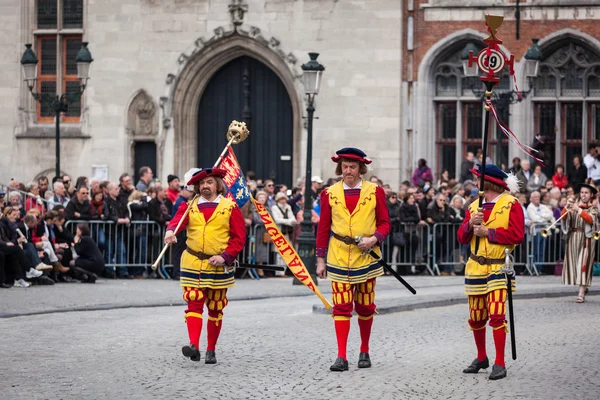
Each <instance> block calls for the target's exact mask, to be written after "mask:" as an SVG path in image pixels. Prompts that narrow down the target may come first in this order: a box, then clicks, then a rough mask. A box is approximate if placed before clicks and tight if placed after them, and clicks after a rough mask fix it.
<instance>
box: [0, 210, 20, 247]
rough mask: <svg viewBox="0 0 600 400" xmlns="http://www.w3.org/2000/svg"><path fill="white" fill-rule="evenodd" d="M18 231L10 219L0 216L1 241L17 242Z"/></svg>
mask: <svg viewBox="0 0 600 400" xmlns="http://www.w3.org/2000/svg"><path fill="white" fill-rule="evenodd" d="M16 235H17V233H16V231H14V230H13V228H12V227H11V226H10V221H9V220H8V218H6V217H2V218H0V242H4V243H8V242H11V243H14V244H15V245H16V244H17V238H16Z"/></svg>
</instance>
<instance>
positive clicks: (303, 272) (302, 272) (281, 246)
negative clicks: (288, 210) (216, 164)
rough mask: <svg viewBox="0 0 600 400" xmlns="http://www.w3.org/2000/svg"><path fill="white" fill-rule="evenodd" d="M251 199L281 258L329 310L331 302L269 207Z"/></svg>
mask: <svg viewBox="0 0 600 400" xmlns="http://www.w3.org/2000/svg"><path fill="white" fill-rule="evenodd" d="M251 199H252V203H253V204H254V207H256V212H258V215H260V218H261V220H262V222H263V224H265V229H266V230H267V232H268V233H269V236H270V237H271V241H272V242H273V245H274V246H275V248H277V251H278V252H279V254H281V258H283V261H285V263H286V264H287V266H288V268H289V269H290V271H292V273H293V274H294V276H295V277H296V278H298V280H299V281H300V282H302V283H303V284H305V285H306V286H307V287H308V288H309V289H310V290H312V291H313V292H314V293H315V294H316V295H317V297H318V298H319V299H321V301H322V302H323V305H324V306H325V308H327V309H328V310H329V309H331V307H332V306H331V304H330V303H329V302H328V301H327V299H326V298H325V297H324V296H323V294H322V293H321V291H320V290H319V288H318V287H317V285H315V282H314V281H313V280H312V278H311V277H310V274H309V273H308V270H307V269H306V266H305V265H304V263H303V262H302V259H301V258H300V256H299V255H298V253H297V252H296V249H294V246H292V244H291V243H290V242H289V241H288V240H287V239H286V238H285V236H283V234H282V233H281V231H280V230H279V228H278V227H277V224H276V223H275V222H274V221H273V219H272V218H271V215H270V214H269V211H267V209H266V208H265V207H264V206H263V205H262V204H260V203H259V202H258V201H256V200H255V199H254V197H251ZM257 268H260V266H257Z"/></svg>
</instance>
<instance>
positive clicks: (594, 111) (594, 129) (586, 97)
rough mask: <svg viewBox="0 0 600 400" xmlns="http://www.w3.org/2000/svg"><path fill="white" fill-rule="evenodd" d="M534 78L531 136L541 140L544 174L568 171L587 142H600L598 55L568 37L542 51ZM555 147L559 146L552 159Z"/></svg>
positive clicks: (582, 151) (599, 62)
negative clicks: (559, 166) (560, 165)
mask: <svg viewBox="0 0 600 400" xmlns="http://www.w3.org/2000/svg"><path fill="white" fill-rule="evenodd" d="M542 54H543V55H544V59H543V60H542V61H541V63H540V67H539V76H538V77H537V78H536V79H535V89H534V98H533V102H534V110H535V133H536V134H537V135H540V136H542V137H544V139H545V142H546V145H545V148H544V150H545V151H544V161H545V164H546V165H547V166H546V169H545V170H544V172H545V173H546V174H547V175H548V174H553V173H554V165H555V164H557V163H563V164H565V165H566V166H567V169H570V168H571V166H572V160H573V157H574V156H575V155H582V154H585V149H584V148H583V146H584V137H586V136H587V141H588V143H600V55H599V54H598V53H597V52H595V51H594V50H592V49H591V48H589V47H588V46H586V45H585V44H583V43H581V42H579V41H577V40H574V39H572V38H565V39H564V40H561V41H558V42H555V43H554V44H552V45H551V46H548V47H547V48H543V49H542ZM556 146H560V147H559V148H560V151H559V152H558V159H557V160H555V153H556Z"/></svg>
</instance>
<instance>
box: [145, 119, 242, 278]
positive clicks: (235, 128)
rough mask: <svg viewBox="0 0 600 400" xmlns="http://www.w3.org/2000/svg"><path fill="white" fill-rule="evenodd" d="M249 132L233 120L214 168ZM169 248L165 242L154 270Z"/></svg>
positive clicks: (194, 198) (192, 201)
mask: <svg viewBox="0 0 600 400" xmlns="http://www.w3.org/2000/svg"><path fill="white" fill-rule="evenodd" d="M249 134H250V132H249V131H248V129H247V128H246V124H245V123H242V124H240V123H238V122H237V121H233V122H232V123H231V125H229V130H228V131H227V139H229V142H228V143H227V146H225V148H224V149H223V152H222V153H221V155H220V156H219V158H218V159H217V161H216V162H215V164H214V165H213V168H217V167H218V166H219V164H220V163H221V161H222V160H223V157H224V156H225V153H227V151H228V150H229V146H231V145H232V144H238V143H241V142H243V141H244V140H246V138H247V137H248V135H249ZM185 184H187V182H185ZM198 196H199V194H196V195H195V196H194V197H193V198H192V200H190V201H188V203H187V209H186V210H185V214H183V216H182V217H181V219H180V220H179V223H178V224H177V227H176V228H175V231H174V233H175V234H177V232H178V231H179V228H180V227H181V224H182V223H183V221H184V220H185V218H186V217H187V215H188V213H189V212H190V209H191V207H192V205H194V204H195V202H196V200H197V199H198ZM168 248H169V244H165V247H163V249H162V251H161V252H160V254H159V255H158V258H157V259H156V261H155V262H154V264H152V270H156V268H158V263H159V262H160V260H161V259H162V258H163V256H164V255H165V253H166V252H167V249H168Z"/></svg>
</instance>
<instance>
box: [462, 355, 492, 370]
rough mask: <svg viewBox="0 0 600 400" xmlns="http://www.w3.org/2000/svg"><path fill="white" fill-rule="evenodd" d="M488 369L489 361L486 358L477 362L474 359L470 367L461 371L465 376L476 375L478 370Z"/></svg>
mask: <svg viewBox="0 0 600 400" xmlns="http://www.w3.org/2000/svg"><path fill="white" fill-rule="evenodd" d="M489 367H490V360H488V358H487V357H486V358H485V360H483V361H479V360H478V359H474V360H473V362H472V363H471V365H469V366H468V367H467V368H465V369H463V372H464V373H465V374H476V373H478V372H479V370H480V369H486V368H489Z"/></svg>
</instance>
